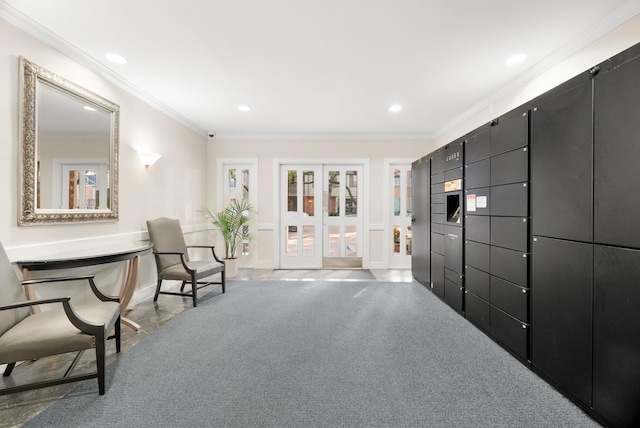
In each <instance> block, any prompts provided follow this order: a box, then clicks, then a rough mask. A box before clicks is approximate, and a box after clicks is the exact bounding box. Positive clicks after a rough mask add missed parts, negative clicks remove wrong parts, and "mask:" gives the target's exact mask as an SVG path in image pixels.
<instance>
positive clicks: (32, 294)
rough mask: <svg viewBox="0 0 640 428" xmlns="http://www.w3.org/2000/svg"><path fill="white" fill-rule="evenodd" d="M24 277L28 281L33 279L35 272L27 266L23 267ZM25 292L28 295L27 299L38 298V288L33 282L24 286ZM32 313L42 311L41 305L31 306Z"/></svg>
mask: <svg viewBox="0 0 640 428" xmlns="http://www.w3.org/2000/svg"><path fill="white" fill-rule="evenodd" d="M22 279H23V280H25V281H28V280H30V279H33V274H32V273H31V271H30V270H29V269H27V268H24V269H22ZM24 294H25V296H26V297H27V300H36V289H35V287H34V285H33V284H27V285H25V286H24ZM30 309H31V314H37V313H39V312H40V306H39V305H33V306H30Z"/></svg>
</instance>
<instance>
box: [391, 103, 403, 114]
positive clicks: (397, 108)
mask: <svg viewBox="0 0 640 428" xmlns="http://www.w3.org/2000/svg"><path fill="white" fill-rule="evenodd" d="M401 110H402V106H401V105H400V104H394V105H392V106H391V107H389V111H390V112H391V113H398V112H399V111H401Z"/></svg>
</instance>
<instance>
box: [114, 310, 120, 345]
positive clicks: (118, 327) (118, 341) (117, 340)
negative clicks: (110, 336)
mask: <svg viewBox="0 0 640 428" xmlns="http://www.w3.org/2000/svg"><path fill="white" fill-rule="evenodd" d="M121 320H122V317H121V316H120V317H118V319H117V320H116V325H115V326H114V329H115V336H116V352H117V353H119V352H120V343H121V340H120V331H121V330H120V327H121V326H120V321H121Z"/></svg>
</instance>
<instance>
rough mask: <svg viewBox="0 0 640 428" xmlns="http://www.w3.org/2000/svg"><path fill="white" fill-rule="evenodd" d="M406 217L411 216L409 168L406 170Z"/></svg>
mask: <svg viewBox="0 0 640 428" xmlns="http://www.w3.org/2000/svg"><path fill="white" fill-rule="evenodd" d="M407 217H411V170H410V169H409V170H407Z"/></svg>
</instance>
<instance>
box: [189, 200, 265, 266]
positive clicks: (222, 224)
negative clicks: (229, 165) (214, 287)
mask: <svg viewBox="0 0 640 428" xmlns="http://www.w3.org/2000/svg"><path fill="white" fill-rule="evenodd" d="M202 211H203V212H204V215H205V216H206V217H207V219H209V221H210V222H211V224H213V226H214V227H215V228H216V229H218V231H220V234H221V235H222V239H223V240H224V260H225V275H226V276H227V277H229V278H231V277H234V276H235V275H237V273H238V258H237V257H238V256H237V252H238V247H239V246H241V245H242V244H243V243H246V242H249V241H251V239H252V238H253V236H252V235H251V234H250V233H249V225H248V224H247V223H248V222H249V220H250V217H249V216H250V215H251V214H252V213H253V212H254V210H253V207H252V205H251V204H250V203H249V202H247V201H244V200H242V201H239V200H237V199H234V200H232V201H231V202H230V203H229V205H227V206H226V207H225V209H223V210H222V211H220V212H218V213H213V212H212V211H211V210H210V209H208V208H207V209H204V210H202Z"/></svg>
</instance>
